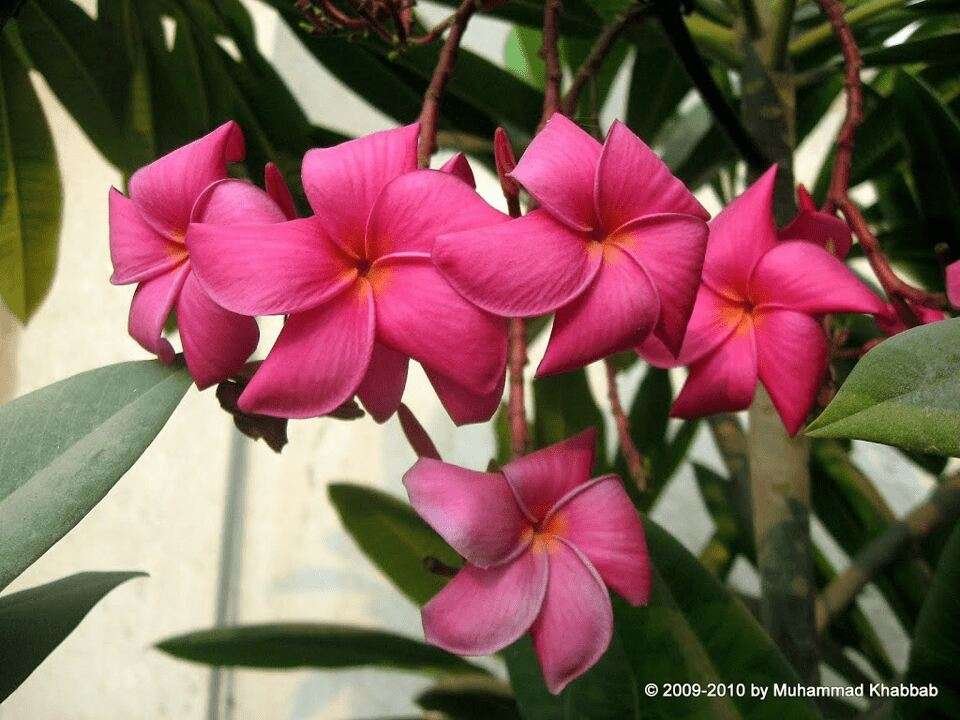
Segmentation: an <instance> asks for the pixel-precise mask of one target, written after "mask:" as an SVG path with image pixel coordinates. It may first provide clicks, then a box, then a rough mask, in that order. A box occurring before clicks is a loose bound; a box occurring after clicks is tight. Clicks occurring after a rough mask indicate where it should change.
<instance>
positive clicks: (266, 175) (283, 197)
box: [263, 162, 297, 220]
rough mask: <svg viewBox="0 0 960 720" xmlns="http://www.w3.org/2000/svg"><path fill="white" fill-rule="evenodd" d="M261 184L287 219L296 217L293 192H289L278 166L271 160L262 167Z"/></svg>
mask: <svg viewBox="0 0 960 720" xmlns="http://www.w3.org/2000/svg"><path fill="white" fill-rule="evenodd" d="M263 186H264V187H265V188H266V189H267V195H269V196H270V197H271V198H273V201H274V202H275V203H276V204H277V205H279V206H280V209H281V210H283V214H284V215H285V216H286V219H287V220H293V219H294V218H295V217H297V205H296V203H295V202H294V201H293V193H291V192H290V187H289V186H288V185H287V181H286V180H284V179H283V173H281V172H280V168H278V167H277V166H276V165H274V164H273V163H272V162H268V163H267V164H266V165H265V166H264V168H263Z"/></svg>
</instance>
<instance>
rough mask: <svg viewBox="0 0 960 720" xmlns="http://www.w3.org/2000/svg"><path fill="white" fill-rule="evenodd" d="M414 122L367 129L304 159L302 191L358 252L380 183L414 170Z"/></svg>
mask: <svg viewBox="0 0 960 720" xmlns="http://www.w3.org/2000/svg"><path fill="white" fill-rule="evenodd" d="M419 135H420V125H419V123H414V124H413V125H407V126H405V127H400V128H395V129H393V130H384V131H382V132H375V133H371V134H370V135H365V136H363V137H360V138H357V139H356V140H348V141H347V142H343V143H340V144H339V145H334V146H333V147H329V148H314V149H313V150H310V151H308V152H307V154H306V155H304V157H303V190H304V192H305V193H306V195H307V200H309V201H310V207H312V208H313V211H314V212H315V213H316V214H317V215H319V216H320V217H322V218H323V221H324V223H325V224H326V225H327V228H328V231H329V232H331V233H332V234H334V235H336V236H338V237H339V238H342V241H343V242H344V243H345V244H346V245H348V246H349V247H351V248H353V250H354V251H355V252H356V253H357V254H360V253H361V251H362V250H363V238H364V232H365V230H366V227H367V218H368V217H369V216H370V210H371V209H372V208H373V203H374V202H375V201H376V199H377V196H378V195H379V194H380V191H381V190H383V188H384V186H385V185H386V184H387V183H388V182H390V181H391V180H393V179H394V178H396V177H399V176H400V175H402V174H403V173H405V172H410V171H411V170H416V169H417V138H418V137H419Z"/></svg>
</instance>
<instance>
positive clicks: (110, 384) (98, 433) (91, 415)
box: [0, 361, 191, 589]
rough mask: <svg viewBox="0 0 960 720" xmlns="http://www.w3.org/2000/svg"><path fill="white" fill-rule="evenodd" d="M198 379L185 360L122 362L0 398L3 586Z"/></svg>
mask: <svg viewBox="0 0 960 720" xmlns="http://www.w3.org/2000/svg"><path fill="white" fill-rule="evenodd" d="M190 382H191V380H190V376H189V375H188V374H187V371H186V369H185V368H183V367H182V366H180V365H175V366H169V367H168V366H163V365H161V364H160V363H158V362H155V361H143V362H128V363H120V364H118V365H109V366H107V367H103V368H99V369H97V370H91V371H89V372H85V373H81V374H80V375H75V376H73V377H71V378H68V379H66V380H61V381H60V382H58V383H55V384H53V385H48V386H47V387H44V388H41V389H40V390H36V391H34V392H32V393H30V394H29V395H25V396H23V397H21V398H18V399H17V400H14V401H12V402H10V403H7V404H6V405H3V406H2V407H0V589H2V588H4V587H6V586H7V585H9V584H10V581H11V580H13V579H14V578H15V577H17V576H18V575H19V574H20V573H21V572H23V571H24V570H25V569H26V568H27V567H29V566H30V564H31V563H33V561H34V560H36V559H37V558H38V557H40V556H41V555H42V554H43V553H44V552H46V551H47V550H48V549H49V548H50V547H51V546H52V545H53V544H54V543H56V542H57V541H58V540H59V539H60V538H62V537H63V536H64V535H65V534H66V533H67V532H68V531H69V530H70V529H71V528H72V527H73V526H74V525H76V524H77V523H78V522H80V520H81V519H82V518H83V516H84V515H86V514H87V513H88V512H90V510H91V509H92V508H93V507H94V505H96V504H97V503H98V502H100V500H102V499H103V497H104V496H105V495H106V494H107V492H109V491H110V488H112V487H113V486H114V484H115V483H116V482H117V480H119V479H120V478H121V477H122V476H123V475H124V473H126V471H127V470H129V469H130V466H131V465H133V463H134V462H136V460H137V458H139V457H140V455H141V454H142V453H143V451H144V450H146V449H147V447H148V446H149V445H150V443H151V442H153V439H154V438H155V437H156V435H157V433H159V432H160V430H161V429H162V428H163V426H164V424H165V423H166V422H167V420H168V419H169V417H170V415H171V414H172V413H173V411H174V409H175V408H176V407H177V405H178V404H179V403H180V400H181V399H182V398H183V395H184V393H185V392H186V391H187V388H188V387H189V386H190Z"/></svg>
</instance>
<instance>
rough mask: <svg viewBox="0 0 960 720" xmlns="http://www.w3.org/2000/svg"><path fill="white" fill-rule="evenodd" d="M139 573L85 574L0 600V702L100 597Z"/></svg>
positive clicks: (72, 576)
mask: <svg viewBox="0 0 960 720" xmlns="http://www.w3.org/2000/svg"><path fill="white" fill-rule="evenodd" d="M144 576H145V574H144V573H140V572H84V573H78V574H76V575H71V576H70V577H66V578H63V579H61V580H56V581H54V582H51V583H47V584H46V585H40V586H38V587H32V588H29V589H27V590H21V591H20V592H15V593H11V594H9V595H4V596H3V597H0V702H2V701H3V700H4V699H5V698H6V697H7V696H8V695H10V693H12V692H13V691H14V690H16V689H17V687H18V686H19V685H20V684H21V683H22V682H23V681H24V680H26V679H27V677H29V675H30V673H32V672H33V671H34V670H35V669H36V668H37V666H38V665H40V663H42V662H43V661H44V660H45V659H46V657H47V656H48V655H49V654H50V653H52V652H53V651H54V650H56V648H57V646H58V645H59V644H60V643H62V642H63V641H64V640H65V639H66V637H67V635H69V634H70V633H71V632H73V629H74V628H75V627H76V626H77V625H79V624H80V621H81V620H83V618H84V617H86V615H87V613H88V612H90V610H91V609H92V608H93V606H94V605H96V604H97V603H98V602H100V600H102V599H103V597H104V596H105V595H106V594H107V593H109V592H110V591H111V590H113V589H114V588H115V587H117V586H118V585H120V584H121V583H123V582H126V581H127V580H129V579H131V578H135V577H144Z"/></svg>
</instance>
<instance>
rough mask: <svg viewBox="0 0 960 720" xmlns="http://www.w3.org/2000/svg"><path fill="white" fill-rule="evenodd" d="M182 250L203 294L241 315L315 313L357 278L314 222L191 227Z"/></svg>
mask: <svg viewBox="0 0 960 720" xmlns="http://www.w3.org/2000/svg"><path fill="white" fill-rule="evenodd" d="M187 247H188V248H189V249H190V261H191V263H192V265H193V267H194V269H195V270H196V273H197V276H198V277H199V278H200V283H201V284H202V285H203V287H204V289H205V290H206V291H207V292H208V293H210V296H211V297H212V298H213V299H214V300H215V301H216V302H217V303H219V304H220V305H222V306H223V307H225V308H227V309H229V310H233V311H234V312H238V313H240V314H242V315H281V314H285V313H296V312H302V311H304V310H308V309H310V308H315V307H317V306H318V305H320V304H321V303H323V302H325V301H326V300H327V299H328V298H330V297H331V296H332V295H335V294H336V293H338V292H340V291H341V290H342V289H343V288H344V287H345V286H346V285H348V284H350V283H351V282H354V281H355V280H356V277H357V275H356V269H355V267H354V263H353V262H351V261H350V259H349V258H348V257H347V256H346V255H345V254H344V253H343V252H342V251H341V250H340V249H339V246H338V245H337V244H336V243H335V242H333V240H331V239H330V238H329V236H328V235H326V233H325V232H324V230H323V226H322V224H321V221H320V220H319V218H316V217H310V218H303V219H300V220H288V221H287V222H282V223H273V224H269V225H231V226H220V225H207V224H205V223H194V224H193V225H191V226H190V232H189V233H188V234H187Z"/></svg>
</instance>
